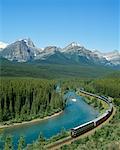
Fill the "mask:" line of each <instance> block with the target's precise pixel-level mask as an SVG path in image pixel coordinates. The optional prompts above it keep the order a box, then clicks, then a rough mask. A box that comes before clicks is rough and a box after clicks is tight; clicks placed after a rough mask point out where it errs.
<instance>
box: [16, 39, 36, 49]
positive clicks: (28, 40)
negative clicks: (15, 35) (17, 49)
mask: <svg viewBox="0 0 120 150" xmlns="http://www.w3.org/2000/svg"><path fill="white" fill-rule="evenodd" d="M17 42H23V43H25V44H26V45H27V46H30V47H35V45H34V43H33V42H32V40H31V39H30V38H24V39H19V40H17Z"/></svg>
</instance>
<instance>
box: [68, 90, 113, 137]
mask: <svg viewBox="0 0 120 150" xmlns="http://www.w3.org/2000/svg"><path fill="white" fill-rule="evenodd" d="M82 92H84V93H86V92H85V91H82ZM87 94H89V95H91V96H93V95H95V94H91V93H88V92H87ZM95 97H97V98H99V99H101V100H104V101H105V102H107V103H108V104H109V109H108V110H106V112H105V113H104V114H102V115H101V116H99V117H97V118H96V119H94V120H92V121H89V122H87V123H84V124H82V125H80V126H77V127H75V128H72V129H71V137H72V138H75V137H77V136H79V135H81V134H83V133H85V132H87V131H90V130H91V129H93V128H95V127H97V126H99V125H100V124H101V123H103V122H104V121H105V120H107V119H108V118H109V117H110V116H111V114H112V112H113V105H112V103H111V101H109V100H108V99H107V98H105V97H103V96H102V97H101V96H97V95H95Z"/></svg>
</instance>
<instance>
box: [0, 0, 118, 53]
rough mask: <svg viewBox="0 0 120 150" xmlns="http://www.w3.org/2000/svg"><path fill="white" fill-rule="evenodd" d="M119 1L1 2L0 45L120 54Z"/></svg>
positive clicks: (35, 0) (27, 0) (1, 0)
mask: <svg viewBox="0 0 120 150" xmlns="http://www.w3.org/2000/svg"><path fill="white" fill-rule="evenodd" d="M119 7H120V6H119V0H0V18H1V19H0V41H4V42H8V43H10V42H13V41H15V40H16V39H20V38H26V37H30V38H31V39H32V40H33V41H34V43H35V44H36V45H37V46H38V47H45V46H47V45H57V46H60V47H64V46H66V45H67V44H69V43H71V42H73V41H75V42H78V43H80V44H81V45H84V46H85V47H87V48H90V49H98V50H101V51H104V52H105V51H106V52H107V51H111V50H114V49H118V50H120V47H119V46H120V43H119V41H120V40H119V33H120V31H119V24H120V21H119V20H120V17H119V14H120V11H119V9H120V8H119Z"/></svg>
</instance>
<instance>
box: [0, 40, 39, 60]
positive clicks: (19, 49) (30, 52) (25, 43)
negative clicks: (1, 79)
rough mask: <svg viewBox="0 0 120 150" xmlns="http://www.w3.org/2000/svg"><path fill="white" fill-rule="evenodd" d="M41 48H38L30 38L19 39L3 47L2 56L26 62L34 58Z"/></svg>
mask: <svg viewBox="0 0 120 150" xmlns="http://www.w3.org/2000/svg"><path fill="white" fill-rule="evenodd" d="M39 53H40V50H38V49H37V48H36V47H35V45H34V43H33V42H32V41H31V40H30V39H21V40H18V41H16V42H14V43H12V44H10V45H8V46H7V47H6V48H4V49H3V51H2V53H1V55H2V57H4V58H6V59H8V60H11V61H18V62H26V61H30V60H31V59H34V57H36V56H37V55H38V54H39Z"/></svg>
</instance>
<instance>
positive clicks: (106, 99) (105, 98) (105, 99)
mask: <svg viewBox="0 0 120 150" xmlns="http://www.w3.org/2000/svg"><path fill="white" fill-rule="evenodd" d="M101 98H102V99H103V100H104V101H107V102H109V103H112V101H111V100H110V99H109V98H107V97H105V96H104V95H101Z"/></svg>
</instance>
